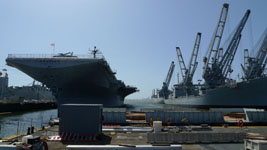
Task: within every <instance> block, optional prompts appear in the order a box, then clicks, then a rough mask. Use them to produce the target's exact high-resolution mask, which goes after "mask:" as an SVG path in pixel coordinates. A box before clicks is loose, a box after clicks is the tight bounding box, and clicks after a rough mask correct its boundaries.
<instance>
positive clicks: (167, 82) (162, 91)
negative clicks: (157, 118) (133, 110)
mask: <svg viewBox="0 0 267 150" xmlns="http://www.w3.org/2000/svg"><path fill="white" fill-rule="evenodd" d="M174 67H175V65H174V62H173V61H172V62H171V65H170V68H169V71H168V74H167V76H166V79H165V81H164V82H163V85H162V88H161V89H160V90H159V91H158V93H159V97H163V98H165V99H167V98H168V97H169V95H170V92H171V91H170V90H169V89H168V88H169V85H170V82H171V78H172V74H173V71H174Z"/></svg>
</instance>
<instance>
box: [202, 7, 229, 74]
mask: <svg viewBox="0 0 267 150" xmlns="http://www.w3.org/2000/svg"><path fill="white" fill-rule="evenodd" d="M228 8H229V4H226V3H225V4H223V7H222V10H221V13H220V17H219V21H218V23H217V26H216V28H215V31H214V33H213V36H212V40H211V43H210V45H209V49H208V57H205V58H204V63H205V64H204V70H203V77H205V76H206V73H207V71H208V70H209V69H208V68H211V65H212V64H215V63H217V61H218V50H219V47H220V43H221V39H222V35H223V30H224V26H225V23H226V18H227V14H228ZM210 57H212V60H211V62H210Z"/></svg>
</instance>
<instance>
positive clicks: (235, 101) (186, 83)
mask: <svg viewBox="0 0 267 150" xmlns="http://www.w3.org/2000/svg"><path fill="white" fill-rule="evenodd" d="M228 8H229V5H228V4H224V5H223V7H222V10H221V13H220V17H219V21H218V23H217V26H216V29H215V32H214V34H213V37H212V40H211V43H210V45H209V48H208V53H207V56H206V57H204V59H203V62H204V67H203V74H202V77H203V79H204V81H205V82H204V84H200V82H199V83H198V84H194V83H193V81H192V79H193V76H194V73H195V70H196V68H197V65H198V62H197V55H198V51H199V45H200V40H201V33H198V34H197V37H196V40H195V44H194V47H193V52H192V55H191V58H190V61H189V66H188V67H186V66H185V64H184V60H183V57H182V53H181V50H180V48H179V47H177V48H176V52H177V57H178V63H179V66H180V71H181V74H182V79H183V81H182V82H181V83H178V84H175V85H173V89H172V91H171V90H168V86H169V85H167V86H166V84H164V83H163V87H162V89H160V90H158V94H154V95H152V97H160V98H163V99H164V103H165V104H174V105H179V106H185V107H196V108H264V109H266V108H267V94H266V93H265V92H266V89H267V76H266V75H265V74H264V70H265V66H266V63H267V59H266V55H267V31H266V30H265V32H264V33H263V36H262V37H261V38H260V40H259V42H258V46H257V48H256V49H254V51H256V52H257V54H256V55H255V56H249V55H248V50H247V49H245V50H244V60H245V62H244V65H241V66H242V70H243V74H244V76H243V77H242V81H241V82H237V81H235V80H233V79H232V78H230V76H229V74H231V73H232V72H233V69H232V67H231V65H232V62H233V60H234V57H235V54H236V51H237V49H238V45H239V42H240V40H241V37H242V34H241V33H242V30H243V28H244V26H245V24H246V21H247V19H248V17H249V14H250V10H247V11H246V13H245V15H244V17H243V18H242V19H241V21H240V23H239V24H238V25H237V27H236V28H235V30H234V31H233V34H232V35H230V38H228V39H230V40H229V42H228V43H227V47H226V49H223V48H221V47H220V43H221V39H222V36H223V30H224V26H225V23H226V18H227V14H228ZM171 69H172V67H170V70H171ZM169 77H171V75H169V74H168V75H167V78H169ZM168 83H169V82H168ZM160 93H165V94H160Z"/></svg>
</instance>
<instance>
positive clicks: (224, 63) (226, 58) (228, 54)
mask: <svg viewBox="0 0 267 150" xmlns="http://www.w3.org/2000/svg"><path fill="white" fill-rule="evenodd" d="M249 14H250V10H247V11H246V13H245V15H244V17H243V18H242V20H241V21H240V23H239V25H238V26H237V29H236V31H235V34H234V35H233V37H232V40H231V41H230V44H229V45H228V47H227V49H226V51H225V53H224V55H223V57H222V60H221V61H220V68H221V69H222V70H227V69H228V67H229V65H230V66H231V63H232V60H231V59H233V57H234V55H235V52H236V50H237V47H238V44H239V41H240V39H241V32H242V30H243V29H244V26H245V24H246V22H247V19H248V17H249ZM228 62H230V64H229V63H228ZM223 72H224V71H223ZM224 77H225V76H224Z"/></svg>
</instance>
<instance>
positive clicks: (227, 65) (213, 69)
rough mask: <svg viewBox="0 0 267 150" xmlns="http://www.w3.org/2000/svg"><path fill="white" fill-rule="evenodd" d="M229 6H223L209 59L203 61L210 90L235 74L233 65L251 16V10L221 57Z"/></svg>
mask: <svg viewBox="0 0 267 150" xmlns="http://www.w3.org/2000/svg"><path fill="white" fill-rule="evenodd" d="M228 6H229V5H228V4H224V5H223V8H222V11H221V14H220V18H219V22H218V24H217V27H216V30H215V33H214V35H213V37H212V41H211V43H210V46H209V49H208V57H204V59H203V61H204V70H203V75H202V76H203V78H204V79H205V84H206V85H207V86H208V87H209V88H215V87H217V86H220V85H224V84H225V80H226V78H227V75H228V73H231V72H233V70H232V68H231V65H232V62H233V59H234V56H235V54H236V51H237V48H238V45H239V42H240V40H241V32H242V30H243V28H244V26H245V24H246V22H247V19H248V17H249V14H250V10H247V11H246V13H245V15H244V17H243V18H242V19H241V21H240V23H239V24H238V26H237V28H236V30H235V31H234V32H233V33H234V34H233V36H232V38H231V40H230V42H229V45H228V47H227V48H226V50H225V52H224V53H223V55H221V56H220V55H219V53H220V52H221V53H222V51H223V50H222V48H219V46H220V42H221V38H222V34H223V30H224V26H225V22H226V18H227V12H228ZM210 58H211V60H210Z"/></svg>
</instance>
